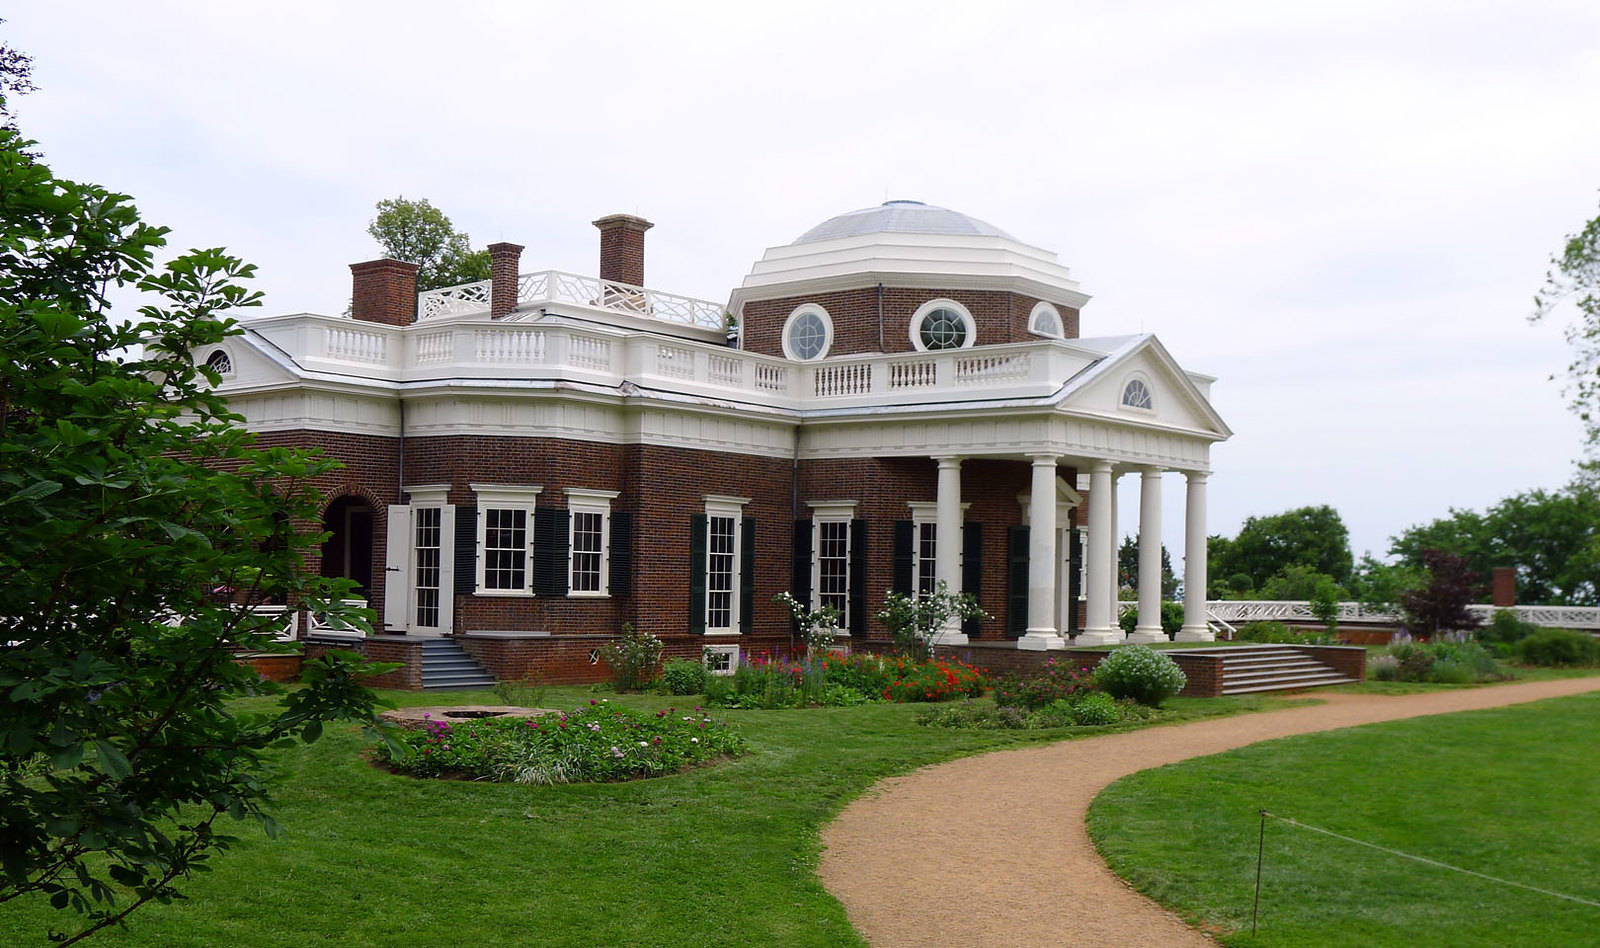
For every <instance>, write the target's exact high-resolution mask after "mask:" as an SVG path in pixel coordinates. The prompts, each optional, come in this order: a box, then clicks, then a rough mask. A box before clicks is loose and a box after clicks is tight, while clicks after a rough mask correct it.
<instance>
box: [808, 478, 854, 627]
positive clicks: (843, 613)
mask: <svg viewBox="0 0 1600 948" xmlns="http://www.w3.org/2000/svg"><path fill="white" fill-rule="evenodd" d="M806 506H808V507H810V508H811V601H810V602H809V603H806V605H808V606H810V607H811V608H812V609H820V608H822V526H823V524H838V523H842V524H844V608H842V609H840V610H839V633H838V634H839V636H840V637H843V638H849V636H850V594H851V593H852V592H855V590H853V589H851V588H850V564H851V562H852V561H853V559H854V557H855V554H856V551H855V537H854V536H852V533H853V532H854V531H852V530H851V529H850V527H851V521H852V520H854V519H855V513H856V502H855V501H853V500H812V501H807V503H806Z"/></svg>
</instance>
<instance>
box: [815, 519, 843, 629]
mask: <svg viewBox="0 0 1600 948" xmlns="http://www.w3.org/2000/svg"><path fill="white" fill-rule="evenodd" d="M817 605H818V606H819V607H821V608H825V609H826V608H832V609H836V610H838V612H839V624H840V625H841V626H842V627H844V628H849V627H850V615H849V612H850V521H848V520H821V521H818V523H817Z"/></svg>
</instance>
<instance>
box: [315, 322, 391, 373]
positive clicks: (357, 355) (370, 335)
mask: <svg viewBox="0 0 1600 948" xmlns="http://www.w3.org/2000/svg"><path fill="white" fill-rule="evenodd" d="M322 335H323V346H324V351H325V352H326V353H327V357H328V358H330V359H336V360H338V361H340V362H366V363H372V364H379V363H383V362H385V361H387V360H388V351H389V348H388V341H389V340H388V339H387V338H386V337H384V336H382V335H380V334H378V333H375V332H367V331H365V330H361V329H343V328H339V329H336V328H334V327H332V326H329V327H327V328H325V329H323V331H322Z"/></svg>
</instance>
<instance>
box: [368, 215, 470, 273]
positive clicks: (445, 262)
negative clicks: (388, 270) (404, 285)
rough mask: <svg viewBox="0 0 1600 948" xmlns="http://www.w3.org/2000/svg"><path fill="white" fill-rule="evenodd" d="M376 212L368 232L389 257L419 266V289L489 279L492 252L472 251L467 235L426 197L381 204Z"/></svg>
mask: <svg viewBox="0 0 1600 948" xmlns="http://www.w3.org/2000/svg"><path fill="white" fill-rule="evenodd" d="M377 211H378V216H376V217H374V218H373V219H372V222H371V223H370V224H368V225H367V233H369V234H371V235H372V239H374V240H376V241H377V242H378V243H379V244H381V245H382V246H383V252H384V253H385V254H387V255H388V256H390V257H393V258H394V259H396V260H403V261H405V262H406V263H414V264H416V265H417V268H418V269H417V289H419V290H432V289H437V288H438V287H441V286H456V285H459V284H462V283H475V282H477V281H479V280H487V279H489V251H487V250H473V249H472V247H471V246H470V241H469V238H468V237H467V235H466V234H464V233H461V232H459V231H457V230H456V229H455V227H454V226H452V225H451V223H450V218H448V217H446V216H445V215H444V212H443V211H441V210H439V209H438V208H436V207H434V206H433V205H432V204H429V203H428V199H427V198H422V199H421V200H417V201H408V200H406V198H405V197H404V196H401V197H397V198H391V199H389V200H384V201H379V202H378V205H377Z"/></svg>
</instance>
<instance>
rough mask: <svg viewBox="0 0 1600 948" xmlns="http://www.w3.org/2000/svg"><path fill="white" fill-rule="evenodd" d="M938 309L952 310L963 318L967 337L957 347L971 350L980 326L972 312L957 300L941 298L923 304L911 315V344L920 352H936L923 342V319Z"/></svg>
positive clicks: (963, 326) (909, 327)
mask: <svg viewBox="0 0 1600 948" xmlns="http://www.w3.org/2000/svg"><path fill="white" fill-rule="evenodd" d="M936 309H947V310H950V311H951V312H952V313H955V314H956V315H957V316H959V317H960V318H961V325H962V328H963V329H965V330H966V335H965V336H964V337H963V338H962V340H961V345H959V346H957V347H956V348H957V349H971V348H972V347H973V345H974V344H975V343H977V341H978V324H977V322H975V321H974V320H973V318H972V312H971V311H970V310H968V309H967V308H966V307H965V306H962V305H961V304H960V303H957V302H956V301H955V300H952V299H948V298H946V297H943V296H941V297H938V298H937V299H931V300H929V301H927V302H926V303H923V304H922V305H921V306H919V307H917V311H916V312H915V313H913V314H912V315H911V325H910V326H908V327H907V331H908V332H909V334H910V336H911V344H912V345H913V346H915V347H916V348H917V351H918V352H929V351H935V350H929V348H928V347H927V346H926V345H924V344H923V342H922V320H923V317H925V316H927V315H928V314H929V313H931V312H933V311H934V310H936ZM936 351H940V352H944V351H947V350H943V349H941V350H936Z"/></svg>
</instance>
